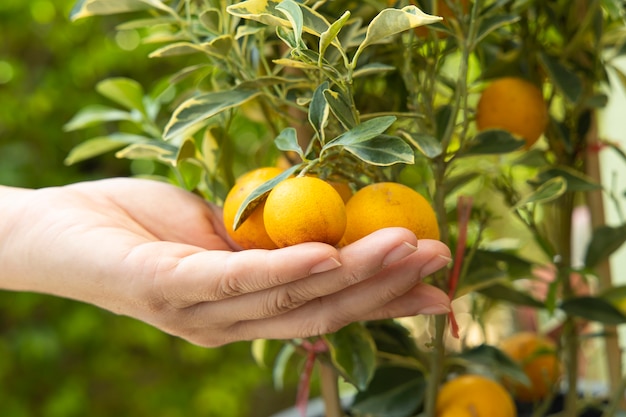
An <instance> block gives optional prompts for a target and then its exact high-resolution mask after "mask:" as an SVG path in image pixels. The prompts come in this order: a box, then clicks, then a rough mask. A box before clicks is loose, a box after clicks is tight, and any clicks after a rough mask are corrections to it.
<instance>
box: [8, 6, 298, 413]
mask: <svg viewBox="0 0 626 417" xmlns="http://www.w3.org/2000/svg"><path fill="white" fill-rule="evenodd" d="M72 3H73V2H72V1H69V0H61V1H46V0H39V1H32V2H24V1H20V0H2V1H0V39H1V42H0V103H2V111H0V183H1V184H5V185H15V186H21V187H44V186H54V185H63V184H67V183H70V182H75V181H82V180H89V179H96V178H105V177H112V176H126V175H132V174H146V173H152V172H153V171H155V172H157V173H158V172H162V171H164V170H163V169H162V168H161V167H160V166H154V164H150V163H144V162H143V161H141V162H142V163H138V164H133V165H132V166H130V167H129V164H127V163H126V162H124V161H119V160H117V159H115V158H113V157H112V156H108V155H103V156H102V157H100V158H94V159H91V160H89V161H85V162H83V163H77V164H74V165H71V166H64V165H63V161H64V159H65V158H66V157H67V155H68V153H69V152H70V150H71V149H72V148H73V147H74V146H76V145H77V144H78V143H80V142H82V140H83V139H84V135H85V134H89V135H93V136H105V135H107V134H108V133H110V131H111V129H110V127H109V126H103V125H91V126H90V127H88V128H87V129H86V130H85V131H80V132H71V131H65V130H64V129H63V126H64V124H66V123H67V122H68V121H69V120H70V119H71V118H72V116H73V115H74V113H76V111H77V109H80V108H82V107H90V106H94V105H102V106H106V105H107V103H106V99H103V97H102V96H101V95H100V94H99V93H98V92H97V91H95V90H94V86H95V85H96V84H97V83H98V82H99V81H101V80H103V79H107V78H109V77H130V78H134V79H140V80H141V83H142V85H145V86H146V88H151V87H152V86H155V85H158V84H159V83H160V82H161V78H162V77H163V76H164V75H165V74H169V73H170V72H171V71H172V70H173V69H174V68H175V67H174V65H173V64H174V63H173V62H172V63H171V64H170V63H166V62H157V61H150V60H142V59H135V57H136V56H137V55H139V56H144V55H145V54H147V53H148V51H149V50H151V47H150V46H145V45H141V44H140V43H139V39H138V37H137V36H136V34H134V31H133V30H126V31H117V30H115V27H116V25H118V24H119V23H121V22H122V21H123V20H122V19H118V18H116V17H110V18H108V19H99V18H93V19H90V20H89V21H87V20H84V21H81V22H74V23H71V22H69V19H68V16H69V14H70V11H71V7H72ZM122 46H123V48H122ZM131 47H132V48H131ZM133 48H134V49H133ZM0 352H1V354H0V415H2V416H7V417H31V416H42V417H55V416H57V417H72V416H81V417H82V416H87V415H89V416H94V417H97V416H112V415H120V416H130V415H132V416H162V417H166V416H167V417H176V416H185V417H187V416H201V415H202V416H206V415H212V416H228V417H233V416H254V415H259V416H263V415H266V414H267V413H270V412H272V410H275V409H277V408H278V409H279V408H281V407H282V406H281V404H283V406H286V405H288V404H289V402H288V401H290V400H291V398H290V397H289V398H287V400H285V399H283V398H282V396H276V395H274V394H272V388H271V385H272V382H271V379H270V377H269V376H268V375H267V374H266V372H265V371H264V370H262V369H260V368H259V367H258V366H257V365H256V364H255V363H254V362H253V360H252V358H251V355H250V346H249V344H247V343H241V344H235V345H231V346H227V347H224V348H221V349H216V350H206V349H201V348H199V347H197V346H192V345H190V344H188V343H187V342H184V341H182V340H178V339H175V338H172V337H170V336H166V335H164V334H163V333H161V332H160V331H158V330H155V329H153V328H151V327H150V326H148V325H146V324H143V323H140V322H137V321H134V320H131V319H128V318H124V317H119V316H115V315H113V314H110V313H107V312H105V311H103V310H100V309H98V308H96V307H93V306H88V305H83V304H80V303H76V302H74V301H69V300H61V299H57V298H54V297H50V296H46V295H40V294H23V293H13V292H1V293H0ZM292 379H293V378H292ZM294 384H295V382H293V381H291V380H290V381H288V382H287V383H286V390H287V392H288V393H290V392H291V391H290V389H291V388H290V387H291V386H293V385H294ZM256 396H259V397H261V396H262V397H263V398H275V404H271V405H270V404H266V405H265V408H264V407H261V406H256V407H255V409H254V410H253V409H251V407H250V405H249V404H248V403H247V402H245V401H242V400H241V399H242V398H255V397H256ZM214 398H220V402H219V403H218V402H215V401H214ZM272 407H274V408H272Z"/></svg>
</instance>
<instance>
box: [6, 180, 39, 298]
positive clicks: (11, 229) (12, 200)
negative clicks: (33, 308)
mask: <svg viewBox="0 0 626 417" xmlns="http://www.w3.org/2000/svg"><path fill="white" fill-rule="evenodd" d="M33 192H34V191H33V190H29V189H25V188H17V187H9V186H4V185H0V289H8V290H19V289H21V288H20V287H21V285H20V284H21V283H20V278H19V277H18V276H17V271H16V265H17V264H19V262H20V261H18V260H17V259H16V253H15V251H16V250H17V249H16V248H17V246H18V245H16V241H17V240H20V237H21V236H20V235H21V232H20V231H19V229H20V228H21V225H22V224H23V223H24V218H23V217H24V216H26V215H27V214H26V212H25V207H26V205H27V204H26V203H25V200H26V199H27V198H28V196H29V195H30V194H31V193H33Z"/></svg>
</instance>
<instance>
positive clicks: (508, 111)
mask: <svg viewBox="0 0 626 417" xmlns="http://www.w3.org/2000/svg"><path fill="white" fill-rule="evenodd" d="M548 121H549V114H548V108H547V106H546V102H545V100H544V98H543V94H542V92H541V90H540V89H539V88H538V87H537V86H536V85H535V84H533V83H531V82H530V81H526V80H524V79H522V78H517V77H503V78H499V79H496V80H494V81H492V82H491V83H490V84H489V85H488V86H487V87H486V88H485V90H483V92H482V94H481V96H480V99H479V101H478V105H477V108H476V124H477V127H478V130H480V131H482V130H487V129H503V130H507V131H509V132H510V133H512V134H513V135H516V136H520V137H522V138H523V139H524V140H525V141H526V147H527V148H529V147H531V146H532V145H533V144H534V143H535V142H537V140H538V139H539V138H540V137H541V135H542V134H543V132H544V131H545V129H546V127H547V126H548Z"/></svg>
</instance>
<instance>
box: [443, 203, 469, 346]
mask: <svg viewBox="0 0 626 417" xmlns="http://www.w3.org/2000/svg"><path fill="white" fill-rule="evenodd" d="M473 202H474V200H473V199H472V197H470V196H459V198H458V200H457V219H458V224H459V236H458V239H457V243H456V251H455V256H454V265H453V266H452V271H451V272H450V279H449V281H448V296H449V297H450V300H452V299H453V298H454V294H455V293H456V287H457V285H458V283H459V276H460V275H461V266H462V265H463V257H464V255H465V245H466V243H467V228H468V225H469V220H470V216H471V214H472V204H473ZM448 319H449V320H450V332H451V333H452V336H453V337H455V338H456V339H458V338H459V324H458V323H457V321H456V317H455V316H454V311H450V313H448Z"/></svg>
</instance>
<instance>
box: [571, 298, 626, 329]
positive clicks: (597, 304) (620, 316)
mask: <svg viewBox="0 0 626 417" xmlns="http://www.w3.org/2000/svg"><path fill="white" fill-rule="evenodd" d="M560 308H561V310H563V311H564V312H565V313H567V314H568V315H570V316H576V317H582V318H584V319H587V320H591V321H597V322H600V323H604V324H611V325H618V324H623V323H626V315H624V313H622V312H621V311H620V310H619V309H618V308H617V307H615V306H614V305H613V304H612V303H611V302H609V301H607V300H605V299H604V298H600V297H575V298H570V299H567V300H564V301H563V302H562V303H561V305H560Z"/></svg>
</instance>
